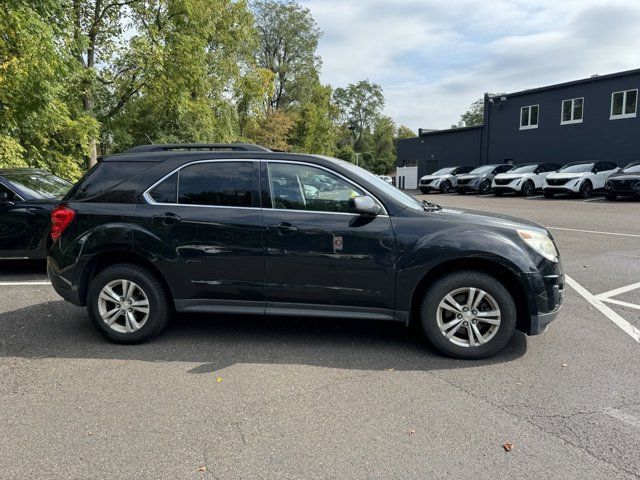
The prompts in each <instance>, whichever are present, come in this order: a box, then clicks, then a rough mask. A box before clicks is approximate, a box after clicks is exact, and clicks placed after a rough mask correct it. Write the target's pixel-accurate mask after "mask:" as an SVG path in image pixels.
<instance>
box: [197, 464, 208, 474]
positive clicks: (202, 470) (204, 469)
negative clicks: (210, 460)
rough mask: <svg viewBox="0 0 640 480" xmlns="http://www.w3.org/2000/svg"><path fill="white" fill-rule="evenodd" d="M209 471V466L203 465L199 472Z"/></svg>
mask: <svg viewBox="0 0 640 480" xmlns="http://www.w3.org/2000/svg"><path fill="white" fill-rule="evenodd" d="M206 471H207V466H206V465H203V466H201V467H200V468H198V472H206Z"/></svg>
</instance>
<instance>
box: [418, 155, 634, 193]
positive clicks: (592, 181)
mask: <svg viewBox="0 0 640 480" xmlns="http://www.w3.org/2000/svg"><path fill="white" fill-rule="evenodd" d="M418 188H419V189H420V191H421V192H422V193H425V194H426V193H430V192H433V191H435V192H439V193H450V192H452V191H456V192H457V193H459V194H465V193H480V194H489V193H494V194H495V195H497V196H501V195H503V194H505V193H513V194H520V195H523V196H525V197H528V196H531V195H534V194H536V193H538V192H542V194H543V195H544V196H545V197H546V198H553V197H554V196H555V195H556V194H561V193H568V194H573V195H579V196H580V197H582V198H589V197H590V196H591V195H592V194H593V192H595V191H604V194H605V198H606V199H607V200H616V199H617V198H618V197H623V196H635V197H639V198H640V161H638V162H631V163H630V164H628V165H627V166H626V167H624V168H622V169H620V168H619V167H618V165H617V164H615V163H614V162H573V163H568V164H566V165H564V166H560V165H559V164H556V163H530V164H525V165H507V164H494V165H482V166H480V167H477V168H474V169H472V168H471V167H448V168H442V169H440V170H438V171H436V172H434V173H432V174H430V175H425V176H423V177H422V178H420V182H419V185H418Z"/></svg>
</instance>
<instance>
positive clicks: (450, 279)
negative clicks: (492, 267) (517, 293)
mask: <svg viewBox="0 0 640 480" xmlns="http://www.w3.org/2000/svg"><path fill="white" fill-rule="evenodd" d="M421 321H422V327H423V330H424V332H425V334H426V336H427V338H428V339H429V341H430V342H431V343H432V344H433V345H434V346H435V347H436V348H437V349H438V350H440V351H441V352H442V353H444V354H446V355H449V356H452V357H456V358H463V359H478V358H485V357H488V356H491V355H493V354H495V353H496V352H498V351H499V350H501V349H502V348H504V346H505V345H506V344H507V343H508V342H509V340H510V339H511V337H512V336H513V333H514V331H515V327H516V307H515V303H514V301H513V298H512V297H511V294H510V293H509V292H508V290H507V289H506V288H505V287H504V285H502V283H500V282H499V281H498V280H496V279H495V278H494V277H492V276H490V275H487V274H485V273H482V272H477V271H460V272H455V273H451V274H449V275H447V276H445V277H442V278H441V279H439V280H438V281H437V282H436V283H435V284H433V285H432V286H431V287H430V288H429V290H428V292H427V294H426V296H425V298H424V301H423V303H422V309H421Z"/></svg>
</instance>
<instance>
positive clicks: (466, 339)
mask: <svg viewBox="0 0 640 480" xmlns="http://www.w3.org/2000/svg"><path fill="white" fill-rule="evenodd" d="M436 320H437V323H438V328H439V329H440V332H441V333H442V335H444V337H445V338H447V339H448V340H449V341H450V342H451V343H453V344H454V345H458V346H460V347H478V346H481V345H484V344H486V343H487V342H489V341H490V340H491V339H492V338H493V337H494V336H495V335H496V333H497V332H498V329H499V328H500V321H501V312H500V307H499V306H498V303H497V302H496V300H495V299H494V298H493V297H492V296H491V295H490V294H489V293H488V292H486V291H484V290H482V289H479V288H474V287H463V288H457V289H455V290H453V291H451V292H449V293H448V294H447V295H445V296H444V298H443V299H442V300H441V301H440V303H439V304H438V309H437V312H436Z"/></svg>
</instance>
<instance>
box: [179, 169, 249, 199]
mask: <svg viewBox="0 0 640 480" xmlns="http://www.w3.org/2000/svg"><path fill="white" fill-rule="evenodd" d="M252 174H253V164H252V162H207V163H198V164H195V165H190V166H188V167H185V168H183V169H182V170H180V172H179V177H178V203H180V204H186V205H209V206H223V207H251V206H252V194H253V190H252V185H253V179H252Z"/></svg>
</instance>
